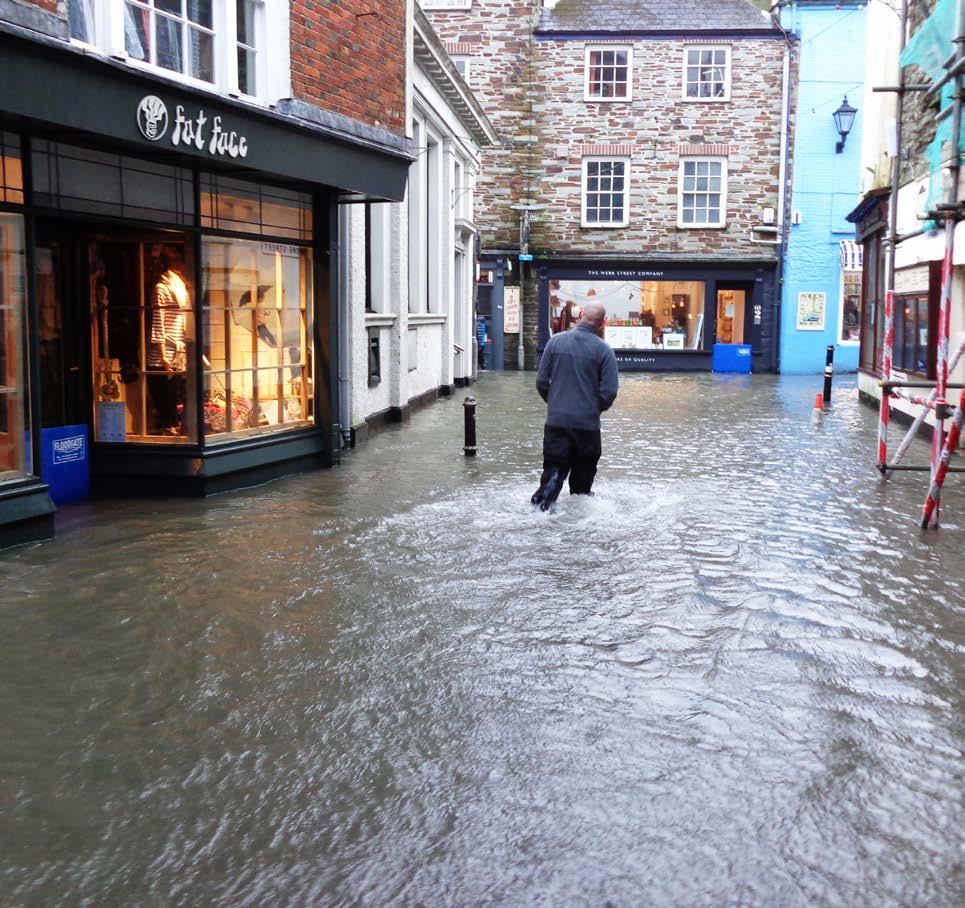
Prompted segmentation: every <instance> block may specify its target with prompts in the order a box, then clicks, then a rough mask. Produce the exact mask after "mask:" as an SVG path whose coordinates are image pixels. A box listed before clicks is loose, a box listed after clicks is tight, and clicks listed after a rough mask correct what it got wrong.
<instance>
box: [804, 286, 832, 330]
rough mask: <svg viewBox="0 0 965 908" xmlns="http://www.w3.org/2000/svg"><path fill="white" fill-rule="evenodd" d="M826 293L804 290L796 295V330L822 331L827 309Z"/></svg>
mask: <svg viewBox="0 0 965 908" xmlns="http://www.w3.org/2000/svg"><path fill="white" fill-rule="evenodd" d="M827 304H828V297H827V294H826V293H820V292H814V291H806V292H804V293H799V294H798V295H797V330H798V331H823V330H824V317H825V311H826V310H827Z"/></svg>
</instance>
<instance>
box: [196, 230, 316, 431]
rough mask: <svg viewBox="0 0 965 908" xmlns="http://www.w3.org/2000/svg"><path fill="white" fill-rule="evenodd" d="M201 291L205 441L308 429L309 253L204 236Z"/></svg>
mask: <svg viewBox="0 0 965 908" xmlns="http://www.w3.org/2000/svg"><path fill="white" fill-rule="evenodd" d="M203 288H204V358H203V362H204V369H205V376H204V382H205V386H204V387H205V393H204V429H205V433H206V436H207V438H208V439H209V440H212V441H221V440H227V439H230V438H236V437H239V436H245V435H251V434H260V433H264V432H273V431H277V430H279V429H290V428H293V427H296V426H298V425H299V424H304V425H310V424H311V423H312V421H313V413H312V399H313V392H312V375H311V363H312V356H311V347H310V342H311V337H312V305H311V290H310V288H311V256H310V250H309V249H307V248H302V247H298V246H286V245H283V244H279V243H263V242H260V241H255V240H239V239H227V238H219V237H206V238H205V240H204V245H203Z"/></svg>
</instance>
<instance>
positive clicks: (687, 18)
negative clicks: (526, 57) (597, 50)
mask: <svg viewBox="0 0 965 908" xmlns="http://www.w3.org/2000/svg"><path fill="white" fill-rule="evenodd" d="M775 30H776V28H775V26H774V24H773V23H772V21H771V17H770V16H769V15H768V14H767V13H765V12H763V11H762V10H760V9H757V7H755V6H752V5H751V4H750V3H749V2H748V0H680V2H675V0H559V2H558V3H557V4H556V6H555V7H554V8H553V9H552V10H550V9H545V8H544V9H543V13H542V15H541V16H540V21H539V25H538V26H537V31H538V32H547V31H549V32H608V33H611V32H686V31H700V32H708V31H710V32H728V31H731V32H733V31H737V32H747V31H768V32H771V31H775Z"/></svg>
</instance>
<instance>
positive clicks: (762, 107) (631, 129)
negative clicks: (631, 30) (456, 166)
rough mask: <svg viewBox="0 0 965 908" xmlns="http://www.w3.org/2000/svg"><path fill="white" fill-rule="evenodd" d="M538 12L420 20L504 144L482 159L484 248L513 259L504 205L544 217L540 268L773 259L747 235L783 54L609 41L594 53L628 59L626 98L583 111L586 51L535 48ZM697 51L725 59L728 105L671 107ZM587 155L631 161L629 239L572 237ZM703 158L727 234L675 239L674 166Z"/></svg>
mask: <svg viewBox="0 0 965 908" xmlns="http://www.w3.org/2000/svg"><path fill="white" fill-rule="evenodd" d="M539 5H540V4H539V3H532V2H531V3H521V2H513V0H474V2H473V4H472V8H471V9H470V10H468V11H428V12H427V15H429V16H430V18H431V19H432V22H433V25H434V26H435V28H436V30H437V31H438V32H439V34H440V36H441V37H442V39H443V40H444V41H445V42H446V44H447V46H448V48H449V50H450V52H451V53H455V54H459V55H465V56H468V57H469V58H470V60H471V62H470V67H471V69H470V83H471V85H472V88H473V90H474V91H475V92H476V94H477V96H478V97H479V99H480V100H481V102H482V104H483V106H484V107H485V109H486V110H487V112H488V113H489V115H490V116H491V117H492V119H493V122H494V124H495V125H496V128H497V129H498V130H499V131H500V133H501V136H502V139H503V145H502V147H500V148H499V149H495V150H489V149H487V150H486V151H485V152H484V157H483V167H482V177H481V180H480V185H479V213H478V221H479V223H480V226H481V227H482V228H483V229H484V232H483V243H484V247H486V248H488V249H512V248H514V247H516V246H517V244H518V242H519V214H518V212H517V211H515V210H513V209H512V208H511V207H510V206H512V205H518V204H520V203H526V202H533V203H537V204H540V205H545V206H547V207H546V208H545V210H543V211H541V212H540V213H538V214H537V215H536V216H535V217H536V219H535V220H534V223H533V226H532V231H531V234H530V251H531V252H534V253H536V254H537V255H538V254H541V253H542V254H552V253H557V254H559V253H561V252H566V253H568V254H573V253H579V254H591V255H592V254H600V253H606V254H614V255H627V256H634V257H650V258H653V257H666V258H672V259H680V258H693V257H702V258H703V257H707V256H713V257H715V258H745V259H746V258H757V259H774V258H776V257H777V252H778V250H777V247H776V246H773V245H767V244H762V243H759V242H754V239H755V235H754V234H752V231H751V228H752V226H754V225H759V224H761V222H762V216H763V209H764V208H774V209H775V210H776V208H777V204H778V191H779V186H778V183H779V173H780V124H781V80H782V72H783V53H784V50H785V48H786V46H787V45H786V44H785V43H784V41H783V40H780V39H775V38H770V37H768V38H740V39H737V38H728V37H726V36H721V38H719V39H713V40H710V39H693V40H683V39H680V38H661V39H647V40H641V39H637V40H635V41H626V42H624V41H619V40H617V39H606V40H605V41H603V42H599V43H607V44H614V45H627V44H629V45H632V47H633V58H634V78H633V98H632V100H631V101H629V102H586V101H585V100H584V69H585V64H584V60H585V47H586V44H587V40H586V39H584V38H580V39H572V40H570V39H568V40H558V39H556V38H554V39H552V40H544V39H541V38H540V36H539V35H535V36H534V35H533V30H532V26H533V23H534V22H535V19H536V16H537V14H538V7H539ZM708 28H711V29H712V28H713V23H712V22H710V23H708ZM594 43H596V42H594ZM698 43H704V44H707V43H712V44H714V45H725V46H728V47H730V48H731V72H732V79H731V98H730V100H729V101H726V102H697V103H695V102H687V101H684V100H683V99H682V79H683V54H684V48H685V46H688V45H695V44H698ZM591 146H603V149H604V154H606V153H607V149H609V148H611V147H615V146H620V148H621V153H624V154H626V155H627V156H628V157H629V158H630V173H631V176H630V190H629V192H630V196H629V224H628V226H627V227H624V228H594V229H590V228H584V227H582V226H581V223H580V222H581V196H582V159H583V157H584V154H585V153H590V152H593V151H595V150H594V149H592V148H590V147H591ZM709 146H715V147H716V151H717V152H718V153H721V152H722V153H723V155H724V156H726V157H727V161H728V174H729V179H728V199H727V224H726V227H724V228H721V229H688V228H680V227H678V226H677V183H678V172H679V162H680V158H681V156H682V154H699V153H700V152H701V151H707V150H710V149H709ZM597 150H598V149H597ZM761 236H763V234H758V235H757V238H760V237H761Z"/></svg>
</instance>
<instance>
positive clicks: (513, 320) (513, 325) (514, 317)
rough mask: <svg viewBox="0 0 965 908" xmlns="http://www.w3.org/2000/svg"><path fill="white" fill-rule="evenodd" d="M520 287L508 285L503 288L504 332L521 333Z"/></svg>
mask: <svg viewBox="0 0 965 908" xmlns="http://www.w3.org/2000/svg"><path fill="white" fill-rule="evenodd" d="M519 331H520V317H519V287H506V288H505V289H504V290H503V333H504V334H519Z"/></svg>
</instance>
